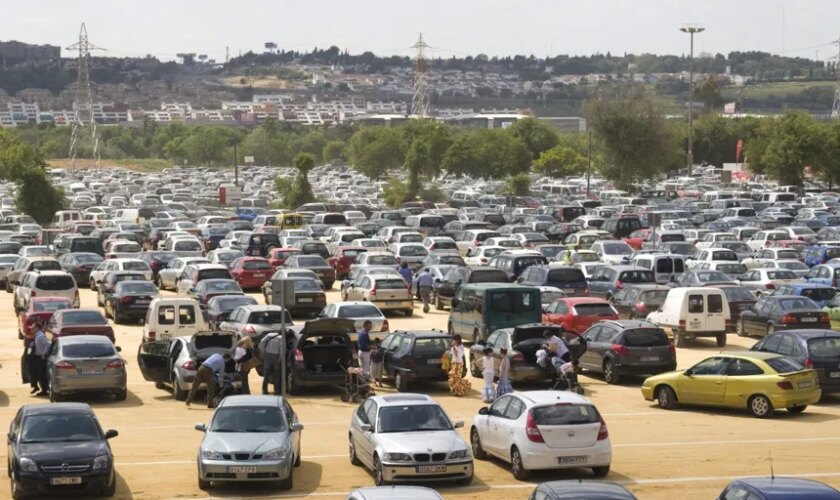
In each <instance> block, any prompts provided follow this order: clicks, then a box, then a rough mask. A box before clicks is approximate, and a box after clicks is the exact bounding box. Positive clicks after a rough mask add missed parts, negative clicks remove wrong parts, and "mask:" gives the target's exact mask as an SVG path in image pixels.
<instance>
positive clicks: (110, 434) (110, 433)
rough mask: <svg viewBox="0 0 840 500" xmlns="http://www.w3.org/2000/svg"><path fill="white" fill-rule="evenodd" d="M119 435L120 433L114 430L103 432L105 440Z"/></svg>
mask: <svg viewBox="0 0 840 500" xmlns="http://www.w3.org/2000/svg"><path fill="white" fill-rule="evenodd" d="M119 435H120V433H119V432H117V431H115V430H114V429H109V430H107V431H105V439H111V438H115V437H117V436H119Z"/></svg>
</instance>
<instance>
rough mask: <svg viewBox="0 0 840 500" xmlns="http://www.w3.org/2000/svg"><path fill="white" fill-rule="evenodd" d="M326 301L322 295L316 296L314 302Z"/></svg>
mask: <svg viewBox="0 0 840 500" xmlns="http://www.w3.org/2000/svg"><path fill="white" fill-rule="evenodd" d="M326 301H327V298H326V297H325V296H323V295H316V296H315V302H326Z"/></svg>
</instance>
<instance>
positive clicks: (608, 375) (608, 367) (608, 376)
mask: <svg viewBox="0 0 840 500" xmlns="http://www.w3.org/2000/svg"><path fill="white" fill-rule="evenodd" d="M620 381H621V375H619V374H618V373H616V371H615V363H614V362H613V361H611V360H609V359H608V360H606V361H604V382H606V383H608V384H617V383H619V382H620Z"/></svg>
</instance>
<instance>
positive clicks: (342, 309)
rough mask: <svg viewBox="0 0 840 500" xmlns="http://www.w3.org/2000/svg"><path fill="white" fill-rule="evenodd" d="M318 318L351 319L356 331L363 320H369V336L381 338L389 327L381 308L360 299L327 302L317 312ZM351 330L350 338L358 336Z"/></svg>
mask: <svg viewBox="0 0 840 500" xmlns="http://www.w3.org/2000/svg"><path fill="white" fill-rule="evenodd" d="M318 317H319V318H344V319H351V320H353V327H354V328H355V330H356V332H358V331H359V330H361V329H362V327H363V326H364V324H365V321H370V322H371V325H372V327H371V330H370V337H371V339H373V338H378V339H379V340H382V339H384V338H385V336H386V335H387V334H388V332H389V331H390V329H391V327H390V325H389V324H388V320H387V319H385V315H384V314H382V310H381V309H379V308H378V307H377V306H376V305H374V304H371V303H370V302H362V301H348V302H336V303H333V304H327V305H326V306H324V309H323V310H322V311H321V312H320V313H318ZM356 332H351V333H350V338H352V339H353V340H354V341H355V340H356V339H357V338H358V333H356Z"/></svg>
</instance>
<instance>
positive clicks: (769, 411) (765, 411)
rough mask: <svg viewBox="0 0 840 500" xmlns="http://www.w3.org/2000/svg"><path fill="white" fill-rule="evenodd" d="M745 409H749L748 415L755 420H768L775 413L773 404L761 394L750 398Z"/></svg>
mask: <svg viewBox="0 0 840 500" xmlns="http://www.w3.org/2000/svg"><path fill="white" fill-rule="evenodd" d="M747 408H749V410H750V413H752V416H753V417H755V418H770V417H772V416H773V413H774V412H775V410H774V409H773V403H771V402H770V399H769V398H767V396H764V395H762V394H756V395H755V396H753V397H751V398H750V399H749V401H748V402H747Z"/></svg>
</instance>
